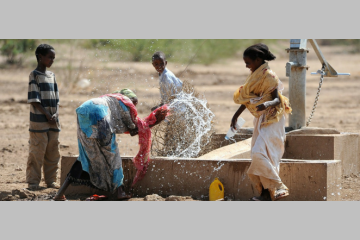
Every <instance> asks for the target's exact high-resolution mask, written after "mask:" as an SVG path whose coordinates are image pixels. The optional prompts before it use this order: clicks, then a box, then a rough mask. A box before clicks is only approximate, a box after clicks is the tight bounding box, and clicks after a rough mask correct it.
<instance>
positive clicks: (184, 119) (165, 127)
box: [153, 91, 215, 158]
mask: <svg viewBox="0 0 360 240" xmlns="http://www.w3.org/2000/svg"><path fill="white" fill-rule="evenodd" d="M169 108H170V113H171V115H170V116H169V117H168V118H167V119H166V122H165V123H163V124H161V127H162V128H161V129H157V130H158V131H157V132H156V133H155V138H154V140H153V141H154V147H153V152H154V151H155V152H156V153H157V155H158V156H165V157H181V158H194V157H198V156H199V155H200V154H201V153H202V152H203V151H205V149H206V146H207V145H208V144H209V143H210V141H211V135H212V133H213V132H214V131H213V126H212V120H213V118H214V117H215V115H214V114H213V113H212V112H211V110H210V109H209V108H208V107H207V101H206V99H205V97H204V96H202V97H201V98H198V97H195V96H194V93H186V92H184V91H182V92H180V93H178V94H177V95H176V98H175V99H173V100H172V102H171V103H170V104H169ZM159 132H161V133H162V136H160V135H159ZM160 139H162V140H163V141H162V142H161V143H160V141H159V140H160Z"/></svg>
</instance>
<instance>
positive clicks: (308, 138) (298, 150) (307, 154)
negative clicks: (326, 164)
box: [283, 133, 360, 176]
mask: <svg viewBox="0 0 360 240" xmlns="http://www.w3.org/2000/svg"><path fill="white" fill-rule="evenodd" d="M359 150H360V149H359V134H356V133H341V134H315V135H308V134H289V135H287V136H286V142H285V153H284V156H283V158H288V159H304V160H305V159H306V160H329V159H340V160H341V164H342V174H343V176H349V175H351V174H358V173H359V172H360V164H359V161H360V158H359V153H360V151H359Z"/></svg>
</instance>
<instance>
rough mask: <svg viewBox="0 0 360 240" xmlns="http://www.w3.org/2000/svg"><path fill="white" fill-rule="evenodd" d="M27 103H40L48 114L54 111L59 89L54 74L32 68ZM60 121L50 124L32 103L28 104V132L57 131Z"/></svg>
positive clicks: (56, 106) (57, 102) (52, 113)
mask: <svg viewBox="0 0 360 240" xmlns="http://www.w3.org/2000/svg"><path fill="white" fill-rule="evenodd" d="M27 102H28V103H33V102H38V103H40V104H41V105H42V106H43V107H44V108H45V110H46V111H48V112H49V113H50V115H51V116H52V115H54V114H55V113H56V110H57V108H58V107H59V106H58V104H59V91H58V88H57V84H56V80H55V74H54V73H52V72H50V71H46V73H42V72H39V71H37V70H34V71H32V72H31V73H30V75H29V89H28V101H27ZM60 129H61V127H60V122H59V120H58V119H57V121H56V123H53V124H50V123H49V122H48V120H47V118H46V116H45V114H42V113H41V112H40V111H39V110H38V109H36V108H35V107H34V106H33V105H30V126H29V131H30V132H48V131H55V132H59V131H60Z"/></svg>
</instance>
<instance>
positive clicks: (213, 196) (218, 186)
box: [209, 178, 224, 201]
mask: <svg viewBox="0 0 360 240" xmlns="http://www.w3.org/2000/svg"><path fill="white" fill-rule="evenodd" d="M221 198H224V185H223V184H222V183H221V182H220V181H219V179H218V178H215V180H214V181H213V182H212V183H211V184H210V188H209V200H210V201H216V200H219V199H221Z"/></svg>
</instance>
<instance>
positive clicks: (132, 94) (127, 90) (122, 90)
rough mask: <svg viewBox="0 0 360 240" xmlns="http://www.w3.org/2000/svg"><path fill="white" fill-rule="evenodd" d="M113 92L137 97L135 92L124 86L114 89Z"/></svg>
mask: <svg viewBox="0 0 360 240" xmlns="http://www.w3.org/2000/svg"><path fill="white" fill-rule="evenodd" d="M113 93H120V94H122V95H124V96H126V97H128V98H136V99H137V96H136V94H135V93H134V92H133V91H131V90H130V89H128V88H124V89H121V90H120V91H115V92H113Z"/></svg>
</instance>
